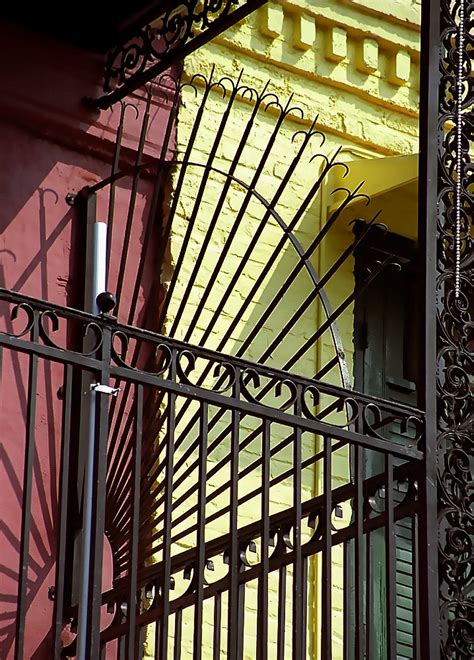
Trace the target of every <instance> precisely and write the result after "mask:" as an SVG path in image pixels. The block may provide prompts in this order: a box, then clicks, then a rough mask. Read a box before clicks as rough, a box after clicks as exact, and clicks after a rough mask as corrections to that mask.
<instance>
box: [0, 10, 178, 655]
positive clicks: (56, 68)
mask: <svg viewBox="0 0 474 660" xmlns="http://www.w3.org/2000/svg"><path fill="white" fill-rule="evenodd" d="M0 42H1V43H2V48H3V52H4V54H8V57H5V56H3V57H2V58H0V83H1V89H2V102H1V104H0V153H1V161H0V162H1V164H0V168H1V174H0V287H4V288H7V289H12V290H15V291H19V292H22V293H25V294H28V295H32V296H35V297H39V298H42V299H45V300H48V301H51V302H54V303H58V304H61V305H72V306H74V305H77V304H78V301H79V300H80V297H81V291H82V286H83V285H82V268H81V261H82V257H83V255H82V254H81V252H82V244H81V242H80V240H79V237H80V236H81V226H80V224H79V223H83V222H84V219H83V218H82V217H81V216H80V215H79V213H78V211H77V209H75V208H74V207H70V206H68V204H67V203H66V201H65V198H66V195H67V193H69V192H78V191H79V190H81V189H82V188H83V187H84V186H88V185H91V184H92V183H94V182H97V181H99V180H101V179H102V178H104V177H106V176H108V175H109V174H110V167H111V162H112V153H113V145H114V141H115V135H116V128H117V124H118V119H119V114H120V106H117V107H115V108H114V109H113V110H109V111H103V112H97V111H95V110H91V109H89V108H87V107H86V106H85V105H84V104H82V103H81V98H82V97H84V96H95V95H97V94H98V93H100V87H99V85H100V81H101V70H102V66H103V58H102V57H99V56H96V55H93V54H91V53H87V52H83V51H81V50H80V49H77V48H73V47H71V46H68V45H65V44H62V43H60V42H56V41H54V40H52V39H48V38H46V37H43V36H41V35H36V34H33V33H31V32H30V31H29V30H27V29H23V28H21V27H18V26H14V25H11V24H7V23H4V24H0ZM162 98H163V97H162V96H161V95H160V94H157V95H156V96H155V97H154V99H153V105H152V117H153V122H152V125H151V127H150V130H149V132H148V135H147V143H146V153H147V155H148V156H154V155H156V154H157V153H158V151H159V149H160V146H161V141H162V135H163V130H164V126H165V125H166V120H167V117H168V113H169V107H167V106H166V105H164V104H163V102H162ZM132 101H133V102H134V103H135V104H136V105H137V107H138V109H139V110H140V111H141V110H142V109H143V105H144V101H143V99H142V98H138V97H137V98H135V99H132ZM127 115H128V116H127V124H126V128H125V132H124V141H123V154H124V157H125V158H128V159H133V152H134V150H135V148H136V146H137V140H138V132H139V129H140V123H141V122H140V121H136V120H135V117H134V111H133V109H128V110H127ZM171 146H173V145H171ZM129 188H130V180H129V179H125V180H124V181H122V182H121V183H120V184H119V186H118V189H117V193H116V205H115V209H116V211H115V219H114V222H115V225H114V239H113V249H114V250H115V252H117V253H118V251H119V250H120V244H121V240H122V236H123V229H124V223H125V219H126V215H127V210H128V197H129V195H128V193H129ZM151 190H152V186H151V182H150V180H148V181H142V183H141V184H140V187H139V194H138V198H137V208H136V213H135V216H134V225H133V227H134V229H133V232H132V238H131V242H130V247H129V250H128V261H127V271H126V278H125V282H126V285H125V289H124V293H123V300H122V302H123V306H122V310H123V312H122V313H121V315H122V317H123V318H125V316H126V310H127V308H128V301H129V299H130V295H131V288H132V284H133V282H134V281H135V273H136V268H137V263H138V260H139V256H140V254H141V251H142V248H143V240H144V236H143V233H144V229H143V228H144V222H143V218H144V217H146V212H147V210H148V208H149V204H150V198H151ZM106 193H107V191H106V192H105V193H102V194H101V197H100V199H99V206H98V208H99V213H101V214H105V206H106V201H107V200H106ZM104 219H105V218H104ZM114 269H116V263H115V262H114V265H113V269H112V270H114ZM114 277H115V276H114V273H113V272H112V273H111V283H112V287H109V288H112V290H113V282H114ZM155 280H156V264H154V262H153V255H152V254H151V257H150V258H149V259H148V262H147V269H146V271H145V277H144V280H143V285H142V287H141V291H140V298H139V304H138V308H137V313H136V315H135V318H134V322H135V323H140V318H141V316H142V314H143V308H144V304H145V302H147V301H148V302H150V301H149V297H150V290H151V289H150V286H151V283H152V282H153V281H155ZM147 299H148V300H147ZM9 327H11V326H10V321H9V318H8V316H7V310H6V308H5V305H3V306H2V307H1V308H0V329H1V330H3V329H5V328H7V329H8V328H9ZM61 333H63V336H61ZM58 336H59V340H60V341H65V333H64V332H63V330H60V332H59V335H58ZM1 366H2V372H1V381H0V388H1V389H0V397H1V398H0V429H1V436H0V437H1V444H0V456H1V461H0V484H1V496H0V658H2V659H7V658H10V657H12V655H13V649H14V636H15V611H16V593H17V578H18V562H19V543H20V524H21V498H22V480H23V462H24V451H25V433H26V428H25V427H26V422H25V411H26V404H27V399H28V392H27V390H26V381H27V369H28V364H27V357H26V356H24V355H20V354H15V353H13V352H11V351H5V350H4V351H3V354H2V364H1ZM62 380H63V371H62V367H61V366H58V365H53V364H42V365H41V366H40V369H39V379H38V386H37V392H36V393H34V396H36V404H37V411H36V417H35V443H36V457H35V464H34V484H33V495H32V531H31V536H30V569H29V584H28V612H27V619H26V632H25V653H24V657H25V658H36V659H40V658H51V657H52V656H51V651H50V646H49V639H48V635H49V633H50V629H51V617H52V607H53V604H52V602H51V601H50V600H49V599H48V587H49V586H51V585H53V584H54V556H55V551H56V522H57V520H56V518H57V480H58V466H59V463H58V461H59V448H60V439H61V413H60V411H61V402H60V401H59V399H58V397H57V391H58V389H59V387H60V386H61V384H62Z"/></svg>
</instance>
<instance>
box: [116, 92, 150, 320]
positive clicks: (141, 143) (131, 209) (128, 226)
mask: <svg viewBox="0 0 474 660" xmlns="http://www.w3.org/2000/svg"><path fill="white" fill-rule="evenodd" d="M150 105H151V91H150V90H148V91H147V96H146V104H145V112H144V115H143V121H142V126H141V129H140V137H139V140H138V148H137V155H136V157H135V171H134V173H133V180H132V187H131V189H130V199H129V201H128V210H127V220H126V223H125V233H124V238H123V248H122V253H121V255H120V265H119V269H118V275H117V286H116V289H115V295H116V298H117V306H116V308H115V314H116V315H117V316H118V311H119V308H120V299H121V297H122V286H123V280H124V275H125V266H126V263H127V257H128V254H129V250H128V246H129V243H130V236H131V233H132V224H133V216H134V214H135V203H136V198H137V190H138V182H139V181H140V174H141V164H142V160H143V149H144V147H145V139H146V134H147V130H148V122H149V119H150ZM111 185H112V184H111ZM111 233H112V229H111V227H109V232H108V235H107V236H109V235H111Z"/></svg>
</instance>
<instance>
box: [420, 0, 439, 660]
mask: <svg viewBox="0 0 474 660" xmlns="http://www.w3.org/2000/svg"><path fill="white" fill-rule="evenodd" d="M439 58H440V2H439V0H424V2H423V3H422V40H421V95H420V96H421V98H420V165H419V219H418V239H419V246H420V259H419V264H420V268H422V272H421V273H420V283H421V296H422V300H423V304H424V323H423V337H420V342H421V344H420V345H421V346H422V347H423V350H422V351H421V360H420V366H421V368H420V388H419V389H420V397H421V400H420V402H419V404H420V406H421V407H422V408H423V409H424V410H425V411H426V432H425V447H424V449H425V460H424V464H423V470H422V474H421V478H420V482H419V486H420V492H419V496H420V504H421V508H420V512H421V513H420V524H419V556H418V575H419V585H420V594H419V600H420V627H421V630H422V631H423V635H422V638H421V657H422V658H430V660H436V659H437V658H439V657H440V656H439V647H440V644H439V601H438V597H439V596H438V595H439V585H438V555H437V548H438V543H437V539H438V521H437V481H436V429H437V409H436V218H437V210H436V202H437V196H438V150H437V141H436V136H437V134H438V90H439Z"/></svg>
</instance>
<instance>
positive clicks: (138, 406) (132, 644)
mask: <svg viewBox="0 0 474 660" xmlns="http://www.w3.org/2000/svg"><path fill="white" fill-rule="evenodd" d="M142 427H143V385H140V384H137V385H135V442H134V447H133V464H132V475H131V477H132V478H131V484H132V489H133V490H132V514H131V520H130V532H131V538H130V564H129V590H128V611H127V614H128V630H127V658H129V660H134V658H136V651H137V644H136V639H135V638H136V619H137V572H138V562H139V556H138V535H139V530H140V487H141V476H142V474H141V464H142Z"/></svg>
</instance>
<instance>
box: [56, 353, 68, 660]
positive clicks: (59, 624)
mask: <svg viewBox="0 0 474 660" xmlns="http://www.w3.org/2000/svg"><path fill="white" fill-rule="evenodd" d="M62 392H63V415H62V429H61V468H60V473H59V526H58V545H57V550H56V579H55V590H54V619H53V620H54V652H53V654H54V656H53V657H54V658H59V657H60V654H61V648H62V642H61V632H62V629H63V614H64V609H63V608H64V581H65V574H64V571H65V563H66V538H67V511H68V492H69V450H70V440H71V401H72V366H71V365H70V364H65V365H64V384H63V388H62Z"/></svg>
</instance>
